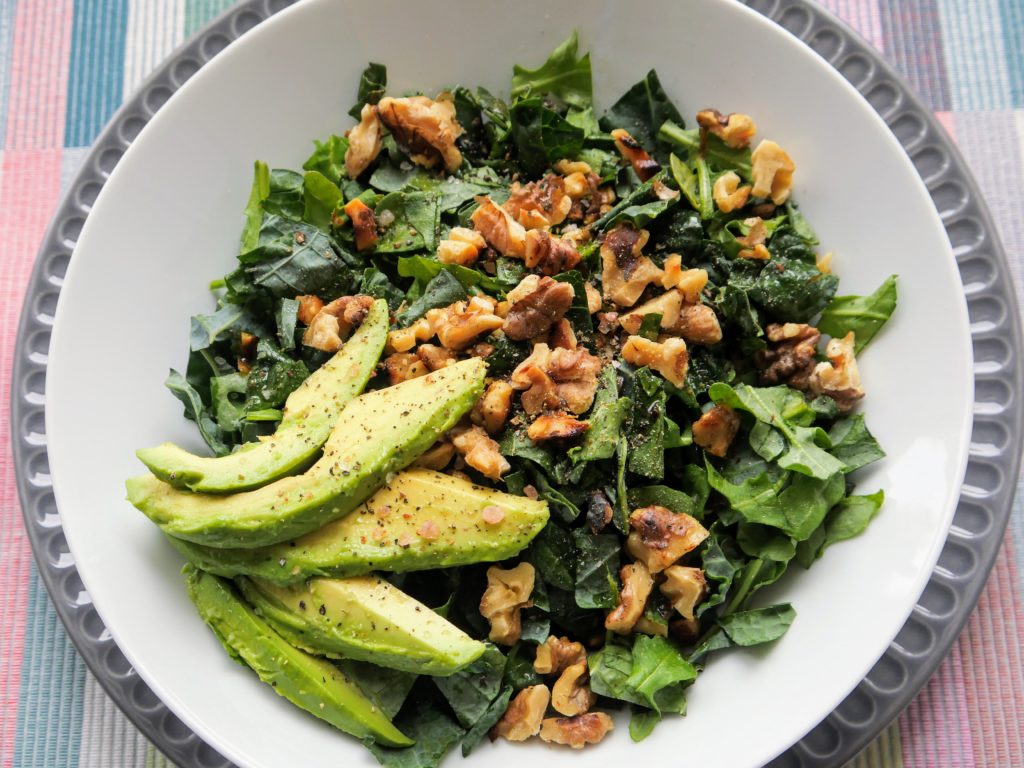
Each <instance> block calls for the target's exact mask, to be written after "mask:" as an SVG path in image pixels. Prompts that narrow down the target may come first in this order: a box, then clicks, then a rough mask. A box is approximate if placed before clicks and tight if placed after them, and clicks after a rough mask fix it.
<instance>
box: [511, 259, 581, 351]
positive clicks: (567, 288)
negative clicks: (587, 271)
mask: <svg viewBox="0 0 1024 768" xmlns="http://www.w3.org/2000/svg"><path fill="white" fill-rule="evenodd" d="M574 296H575V293H574V291H573V287H572V285H570V284H569V283H560V282H558V281H557V280H553V279H552V278H550V277H540V276H539V275H527V276H526V277H524V278H523V279H522V281H521V282H520V283H519V285H517V286H516V287H515V288H513V289H512V290H511V291H509V294H508V301H509V304H510V306H509V310H508V315H506V317H505V324H504V325H503V326H502V330H503V331H505V335H506V336H508V337H509V338H510V339H512V340H514V341H523V340H525V339H532V338H534V337H536V336H540V335H541V334H542V333H546V332H547V331H548V329H550V328H551V326H552V325H554V324H555V323H556V322H558V320H560V319H561V318H562V317H563V316H564V315H565V313H566V312H567V311H568V310H569V308H570V307H571V306H572V300H573V297H574Z"/></svg>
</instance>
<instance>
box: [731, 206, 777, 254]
mask: <svg viewBox="0 0 1024 768" xmlns="http://www.w3.org/2000/svg"><path fill="white" fill-rule="evenodd" d="M743 223H744V224H745V225H746V226H747V227H748V230H747V234H746V235H744V236H743V237H737V238H736V242H737V243H739V244H740V245H741V246H743V247H742V248H741V249H740V252H739V254H737V255H738V256H739V257H740V258H741V259H760V260H762V261H764V260H766V259H770V258H771V256H772V255H771V253H769V252H768V247H767V246H766V245H765V244H764V241H765V239H766V238H767V237H768V229H767V227H765V223H764V219H762V218H761V217H760V216H751V217H750V218H749V219H744V220H743Z"/></svg>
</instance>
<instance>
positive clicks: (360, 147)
mask: <svg viewBox="0 0 1024 768" xmlns="http://www.w3.org/2000/svg"><path fill="white" fill-rule="evenodd" d="M380 141H381V125H380V120H379V119H378V117H377V108H376V107H374V106H373V104H364V105H363V108H362V110H361V111H360V112H359V125H357V126H356V127H355V128H353V129H352V130H350V131H349V132H348V149H346V150H345V173H346V174H347V175H348V177H349V178H350V179H355V178H357V177H358V176H359V175H360V174H361V173H362V172H363V171H365V170H366V169H367V168H369V167H370V163H372V162H373V161H374V160H376V159H377V155H379V154H380ZM331 181H337V179H331Z"/></svg>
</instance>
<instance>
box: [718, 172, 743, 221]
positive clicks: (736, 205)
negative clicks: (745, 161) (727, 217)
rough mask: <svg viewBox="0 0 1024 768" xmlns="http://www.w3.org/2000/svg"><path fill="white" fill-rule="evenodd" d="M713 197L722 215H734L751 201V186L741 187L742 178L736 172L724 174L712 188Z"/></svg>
mask: <svg viewBox="0 0 1024 768" xmlns="http://www.w3.org/2000/svg"><path fill="white" fill-rule="evenodd" d="M711 196H712V197H713V198H714V199H715V205H717V206H718V210H720V211H721V212H722V213H732V212H733V211H737V210H739V209H740V208H742V207H743V206H744V205H746V204H747V200H749V199H750V185H749V184H744V185H743V186H742V187H741V186H740V177H739V176H737V175H736V172H735V171H729V172H728V173H723V174H722V175H721V176H719V177H718V178H717V179H715V184H714V186H713V187H712V188H711Z"/></svg>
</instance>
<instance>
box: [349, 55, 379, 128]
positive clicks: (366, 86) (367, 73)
mask: <svg viewBox="0 0 1024 768" xmlns="http://www.w3.org/2000/svg"><path fill="white" fill-rule="evenodd" d="M387 85H388V68H387V67H385V66H384V65H383V64H374V63H373V62H372V61H371V62H370V63H369V64H368V65H367V66H366V69H364V70H363V74H362V75H360V76H359V90H358V91H357V92H356V103H355V104H354V105H353V106H352V108H351V109H350V110H349V111H348V113H349V114H350V115H351V116H352V117H354V118H355V119H356V120H358V119H359V113H360V112H361V111H362V109H363V106H364V105H365V104H376V103H377V102H378V101H380V100H381V98H382V97H383V96H384V91H385V89H386V88H387Z"/></svg>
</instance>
